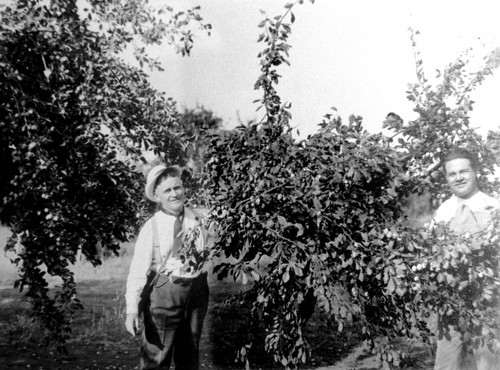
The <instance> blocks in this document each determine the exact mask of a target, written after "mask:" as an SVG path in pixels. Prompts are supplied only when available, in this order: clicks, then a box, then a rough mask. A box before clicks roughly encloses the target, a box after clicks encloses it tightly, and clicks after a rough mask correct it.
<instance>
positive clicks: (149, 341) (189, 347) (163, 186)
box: [125, 165, 208, 370]
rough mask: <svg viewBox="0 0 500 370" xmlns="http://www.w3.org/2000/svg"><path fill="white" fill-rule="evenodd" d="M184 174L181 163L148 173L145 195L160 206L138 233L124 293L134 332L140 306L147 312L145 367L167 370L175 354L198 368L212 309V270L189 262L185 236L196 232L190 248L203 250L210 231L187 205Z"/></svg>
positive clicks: (181, 364) (183, 364) (178, 364)
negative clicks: (206, 320) (209, 273)
mask: <svg viewBox="0 0 500 370" xmlns="http://www.w3.org/2000/svg"><path fill="white" fill-rule="evenodd" d="M181 174H182V170H181V169H180V168H179V167H177V166H170V167H166V166H163V165H159V166H156V167H153V168H152V169H151V171H150V172H149V173H148V176H147V181H146V187H145V193H146V197H147V198H148V199H149V200H151V201H153V202H155V203H157V204H158V205H159V206H160V210H159V211H157V212H156V213H155V214H154V215H153V217H151V218H150V219H149V220H147V221H146V223H145V224H144V226H143V227H142V229H141V230H140V232H139V235H138V237H137V241H136V244H135V248H134V256H133V258H132V261H131V264H130V271H129V275H128V278H127V289H126V293H125V299H126V305H127V308H126V313H127V316H126V319H125V326H126V328H127V331H128V332H129V333H131V334H132V335H136V334H137V333H138V327H139V315H140V313H141V312H140V310H139V307H140V306H141V311H142V313H143V315H144V330H143V332H142V347H141V363H140V368H141V369H158V368H161V369H168V368H169V367H170V364H171V362H172V357H173V359H174V363H175V368H176V369H177V370H182V369H198V368H199V341H200V335H201V330H202V327H203V320H204V318H205V315H206V312H207V307H208V284H207V274H206V272H201V271H200V270H199V269H196V268H195V267H193V266H192V265H190V264H188V263H187V262H186V261H187V260H186V258H185V255H183V253H185V250H184V249H183V239H184V241H185V240H186V236H187V235H191V243H189V246H190V247H191V248H193V249H195V251H196V252H201V251H203V250H204V248H205V245H206V230H205V229H204V227H202V225H201V217H200V216H199V215H198V214H197V213H195V212H194V211H193V210H191V209H189V208H188V207H185V206H184V203H185V189H184V187H183V184H182V180H181ZM184 248H185V247H184ZM149 286H152V289H150V290H148V289H147V288H148V287H149ZM145 287H146V288H145ZM143 291H144V292H145V293H147V294H146V297H144V295H143ZM141 294H142V295H143V298H142V299H143V300H142V301H141Z"/></svg>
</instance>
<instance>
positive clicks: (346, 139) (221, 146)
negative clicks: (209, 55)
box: [205, 1, 498, 368]
mask: <svg viewBox="0 0 500 370" xmlns="http://www.w3.org/2000/svg"><path fill="white" fill-rule="evenodd" d="M297 3H302V1H297V2H296V3H294V4H292V3H290V4H287V5H286V7H285V8H286V10H285V13H284V15H281V16H277V17H274V18H268V17H267V18H266V19H265V20H263V21H262V22H261V23H260V24H259V27H261V28H262V29H263V32H262V34H261V35H260V37H259V41H260V42H263V43H264V47H263V51H262V52H261V53H260V54H259V58H260V61H261V72H262V73H261V75H260V77H259V78H258V80H257V82H256V85H255V87H256V88H257V89H261V90H262V93H263V97H262V99H261V100H260V101H259V103H260V109H262V110H263V111H264V117H263V119H262V121H261V122H250V123H249V124H248V125H246V126H241V127H238V128H237V129H236V130H234V131H231V132H221V133H219V134H217V135H215V136H214V137H213V138H212V141H211V144H212V145H211V146H210V148H209V151H208V153H207V158H208V160H207V173H208V175H209V177H208V179H207V181H206V184H205V187H206V189H207V191H208V193H209V195H210V197H211V200H212V202H213V205H214V208H213V212H212V218H213V220H214V221H216V222H217V223H218V224H219V228H220V232H219V234H218V236H217V239H216V241H215V246H214V250H213V253H214V254H215V255H216V256H219V257H222V260H221V262H220V263H219V264H218V265H217V266H216V267H215V272H216V273H218V274H219V276H220V277H226V276H232V277H233V278H234V279H241V281H242V282H243V283H247V282H250V283H251V286H250V288H249V290H247V291H246V292H245V293H243V294H242V297H238V298H237V299H238V300H239V301H240V302H241V304H242V307H251V311H250V315H249V317H248V319H249V322H248V325H249V326H250V327H251V326H253V327H257V328H259V330H260V332H263V333H264V335H265V347H266V350H267V351H269V352H270V353H272V354H273V356H274V359H275V361H277V362H279V363H281V364H282V365H283V366H284V367H286V368H295V367H297V366H298V364H299V363H300V362H305V361H306V359H307V357H308V353H309V351H310V348H309V347H308V344H307V338H305V336H304V331H303V328H304V325H305V324H306V322H307V318H308V316H309V315H310V314H311V312H312V309H313V308H314V305H315V303H316V305H317V307H318V308H320V309H321V310H322V311H323V312H324V313H326V315H327V317H328V318H329V321H330V322H331V323H332V325H333V327H334V330H339V331H342V330H345V329H344V328H346V327H350V328H352V327H353V325H356V327H359V329H360V331H361V334H360V335H361V338H362V339H365V340H367V341H368V342H369V343H370V344H371V345H372V347H376V346H377V348H375V350H376V351H378V352H379V354H380V359H381V361H382V362H383V363H384V365H385V366H386V367H389V366H390V365H389V364H393V365H398V364H399V363H400V360H401V358H402V357H403V356H404V354H403V353H401V351H398V350H397V349H395V348H393V347H391V345H390V344H391V340H392V339H394V338H399V337H410V338H416V339H418V340H420V341H423V342H429V340H430V337H431V335H430V333H429V331H428V329H427V325H426V319H425V315H426V314H427V313H429V312H437V311H440V312H441V311H442V310H443V309H445V310H446V311H445V312H448V311H447V310H449V309H450V307H448V306H446V305H443V301H445V299H446V298H449V297H450V296H453V298H454V301H453V302H454V303H453V305H456V306H454V308H456V307H458V305H460V304H462V307H466V308H464V309H463V311H466V310H469V311H468V312H469V313H468V316H466V317H467V318H466V321H467V322H468V324H470V325H468V324H464V327H466V326H468V327H469V328H470V327H471V325H472V326H474V327H475V329H477V328H480V324H478V323H474V322H472V321H471V320H469V319H470V318H472V317H473V316H474V315H478V314H485V315H486V316H485V317H489V316H487V313H488V312H489V310H490V308H491V304H492V300H488V297H486V296H484V297H483V296H481V297H479V298H480V302H481V303H479V305H478V307H472V306H471V305H472V303H471V302H470V301H466V300H465V296H464V292H462V291H460V292H459V288H460V286H462V287H463V286H464V284H462V285H460V282H463V281H464V280H463V279H467V281H468V284H469V282H470V283H471V284H472V285H476V286H481V287H486V289H487V290H489V293H488V294H489V295H490V298H491V296H495V295H496V294H497V292H496V290H495V289H496V288H494V286H493V283H494V281H495V276H493V275H492V276H491V278H488V279H489V280H488V279H486V280H481V281H479V280H477V279H476V277H475V275H474V274H478V272H477V271H475V270H474V271H475V272H474V273H473V274H469V275H467V277H465V276H461V277H460V279H457V284H455V285H453V284H452V285H451V288H450V289H444V287H445V286H446V283H448V282H449V281H451V280H450V279H451V278H452V277H453V276H457V266H459V264H458V262H459V260H460V258H464V259H465V260H466V261H467V262H466V263H472V261H474V263H475V264H476V265H477V266H478V269H479V270H481V269H484V270H485V271H486V270H487V269H489V268H492V267H494V265H495V263H496V262H495V258H496V257H497V256H498V245H497V244H495V243H496V241H495V240H494V239H493V240H492V238H489V239H488V242H487V243H486V244H488V243H489V244H488V245H489V246H487V245H484V247H485V250H487V251H488V252H485V254H484V255H483V256H482V257H479V260H480V261H481V262H479V263H477V262H478V261H477V258H476V257H477V256H476V255H475V254H476V252H477V250H478V249H477V248H472V249H471V248H469V251H470V253H469V254H467V255H466V256H465V257H464V255H465V254H466V253H459V254H452V253H451V250H452V248H453V246H454V245H455V242H456V237H455V236H453V235H449V237H448V238H447V239H443V240H440V242H439V243H438V244H437V245H439V246H440V247H437V249H433V248H432V245H433V242H434V241H436V240H438V239H437V238H439V235H433V234H430V233H428V232H424V231H425V229H422V230H419V229H416V228H415V227H413V225H411V224H410V223H409V222H408V221H407V217H406V215H405V212H404V207H403V205H404V200H405V199H407V198H408V197H409V196H410V195H411V194H414V193H415V192H418V191H419V190H424V189H426V188H427V187H430V188H431V190H432V194H433V195H434V197H436V195H438V194H441V193H442V192H443V189H444V188H445V187H444V186H445V182H444V179H443V178H442V177H439V176H434V177H433V178H432V181H431V179H430V178H429V177H430V174H431V173H436V174H437V172H436V170H437V168H438V167H439V163H438V161H439V158H440V155H439V153H440V150H442V149H444V148H446V147H450V146H451V145H458V144H472V145H473V149H479V151H480V153H482V156H483V159H485V164H486V170H485V172H483V173H482V174H486V172H487V171H489V170H491V161H490V158H491V157H490V155H489V154H488V153H489V152H488V150H487V148H486V147H485V146H484V143H483V141H482V139H481V138H480V137H479V136H478V135H477V134H476V133H475V132H474V131H473V130H471V129H469V128H468V122H469V120H468V112H469V111H470V109H471V105H472V102H471V101H470V98H469V93H470V91H472V89H473V88H474V87H475V86H477V85H478V84H479V83H480V82H481V81H482V80H483V79H484V78H485V77H486V76H487V75H488V74H490V73H491V71H492V70H493V68H494V66H493V65H490V64H489V62H488V63H487V64H486V67H484V68H483V69H482V70H480V71H479V72H478V73H477V74H475V75H473V76H472V80H471V79H469V80H467V79H465V78H464V77H465V76H464V75H461V72H460V71H461V69H462V67H463V66H464V65H465V64H463V65H462V66H460V63H458V64H453V65H451V66H450V68H449V70H447V71H445V73H444V74H443V76H444V77H443V78H444V81H443V83H442V85H438V87H437V88H435V87H432V86H431V85H429V84H428V83H427V82H424V83H423V84H422V85H414V86H413V88H412V90H411V92H410V93H409V98H410V99H411V100H413V101H416V103H417V104H416V110H417V112H419V113H420V117H419V118H418V119H417V120H416V121H414V122H410V123H408V124H405V123H403V120H402V119H401V118H399V117H398V116H397V115H396V114H392V115H390V116H389V117H388V120H387V122H388V123H387V124H386V127H387V128H390V129H394V130H396V131H395V134H394V135H396V134H397V135H399V137H398V141H397V143H398V144H399V146H396V145H394V144H395V143H394V140H395V137H396V136H393V137H385V136H383V135H382V134H375V135H374V134H370V133H368V132H366V131H365V130H364V129H363V127H362V118H361V117H358V116H354V115H353V116H351V117H350V119H349V122H348V123H345V124H344V123H343V122H342V121H341V120H340V119H339V118H338V117H337V114H336V112H332V113H330V114H327V115H326V116H325V119H324V121H323V123H322V124H321V125H320V131H319V132H318V133H317V134H315V135H312V136H310V137H308V138H307V140H303V141H296V140H294V138H293V137H292V129H291V127H290V119H291V115H290V112H289V110H288V109H289V107H290V104H289V103H283V102H282V100H281V97H280V96H279V94H278V92H277V90H276V86H277V83H278V81H279V77H280V76H279V74H278V72H277V69H276V68H277V67H278V66H280V65H281V64H283V63H286V64H288V50H289V48H290V45H289V44H288V43H287V39H288V36H289V34H290V32H291V28H290V24H289V23H285V20H286V19H288V18H287V17H290V18H289V19H290V22H291V23H293V21H294V19H295V16H294V14H293V12H292V10H293V7H294V6H295V4H297ZM417 65H418V66H419V68H420V66H421V62H420V61H418V62H417ZM419 89H423V90H424V93H423V94H422V93H420V90H419ZM412 92H414V93H412ZM454 94H457V95H458V96H459V97H460V99H459V100H458V101H457V107H456V108H454V109H453V110H451V109H450V110H449V111H448V110H443V112H447V114H448V115H449V116H448V117H450V118H449V119H443V118H442V117H440V116H439V114H441V111H439V108H444V106H443V103H444V101H447V98H448V97H449V96H450V95H452V96H455V95H454ZM436 115H437V116H436ZM444 143H447V145H444ZM429 153H431V154H430V155H429ZM430 166H432V167H430ZM437 199H439V198H437ZM465 243H467V242H465ZM462 244H464V242H462ZM483 244H484V243H483ZM495 247H496V250H497V252H496V253H497V254H495V252H494V250H495ZM463 250H464V251H466V250H467V249H466V248H463ZM474 251H476V252H474ZM491 257H495V258H491ZM224 258H225V259H224ZM451 259H453V260H454V262H451ZM455 259H456V260H455ZM488 260H490V261H492V262H491V264H490V263H489V262H488ZM424 261H425V266H431V265H432V266H434V267H435V266H438V267H439V268H443V269H445V270H446V269H448V268H449V270H446V271H445V272H444V273H440V272H437V271H433V272H430V271H428V270H427V267H424ZM431 262H433V263H434V264H431ZM464 263H465V262H464ZM434 267H433V268H434ZM466 271H467V270H466ZM487 271H490V270H487ZM491 271H493V270H491ZM427 272H428V273H427ZM477 276H479V275H477ZM419 281H422V282H421V283H419ZM458 281H459V282H458ZM253 333H255V331H250V330H249V336H248V338H246V341H245V340H243V341H242V343H240V344H241V349H240V352H239V355H240V359H242V360H244V361H248V353H249V352H250V351H251V350H252V346H254V345H255V343H256V338H255V336H254V335H253ZM477 333H478V332H477V331H476V332H475V333H472V332H471V334H477ZM491 333H493V331H491Z"/></svg>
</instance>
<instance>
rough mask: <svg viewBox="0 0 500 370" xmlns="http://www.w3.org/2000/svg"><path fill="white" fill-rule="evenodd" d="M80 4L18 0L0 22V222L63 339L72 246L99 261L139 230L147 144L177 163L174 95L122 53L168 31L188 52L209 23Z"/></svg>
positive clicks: (36, 300) (115, 4)
mask: <svg viewBox="0 0 500 370" xmlns="http://www.w3.org/2000/svg"><path fill="white" fill-rule="evenodd" d="M78 4H80V5H81V4H82V3H77V2H76V1H55V0H54V1H50V2H42V1H36V0H31V1H29V0H24V1H17V2H14V4H13V5H12V6H11V7H5V8H3V9H2V12H1V22H0V24H1V25H0V79H1V80H2V84H1V86H0V99H1V101H2V104H1V106H0V156H1V157H0V163H1V166H2V176H1V180H0V192H1V197H2V206H1V208H0V220H1V222H2V223H3V224H5V225H7V226H8V227H9V228H10V229H11V230H12V231H13V236H12V238H11V240H10V241H9V242H8V245H7V248H8V249H13V248H14V244H16V243H18V244H21V245H22V247H23V248H22V250H20V251H19V253H18V254H17V256H16V258H15V259H14V262H15V263H16V264H17V265H18V267H19V274H20V277H19V280H17V281H16V287H19V288H20V290H21V291H22V290H24V289H25V290H26V298H27V299H28V301H29V302H30V303H31V306H32V309H33V310H32V312H33V315H34V316H35V317H36V318H38V319H40V321H41V322H42V323H43V327H44V328H45V329H46V330H47V338H48V339H49V340H53V341H56V342H57V343H60V344H63V343H64V342H65V340H66V339H67V338H68V335H69V331H70V322H71V319H72V316H73V315H74V314H75V312H76V311H77V310H78V309H79V308H81V303H80V301H79V299H78V295H77V290H76V286H75V281H74V279H73V274H72V273H71V271H70V265H71V264H72V263H74V262H75V259H76V256H77V254H78V253H79V252H80V251H81V253H82V254H83V255H84V256H85V257H86V258H87V259H88V260H89V261H91V262H92V263H93V264H94V265H98V264H100V262H101V261H100V260H99V256H98V255H97V254H96V253H95V248H96V245H97V244H100V245H101V246H102V247H106V248H108V249H109V250H111V251H113V252H115V253H116V252H117V250H118V248H119V246H118V243H119V242H120V241H124V240H127V239H128V238H129V236H130V235H131V233H132V232H133V231H134V230H135V227H136V223H137V219H138V215H139V214H140V212H141V210H142V208H143V207H144V204H143V202H141V199H142V198H143V197H142V194H141V189H140V187H139V184H140V183H141V182H142V179H141V178H140V177H139V174H138V172H136V171H134V165H135V163H138V162H139V161H141V154H142V152H143V150H150V149H152V150H155V151H157V152H158V153H160V154H161V155H162V156H164V159H165V161H167V162H169V161H172V162H174V161H175V162H176V163H179V162H182V161H184V160H185V158H184V152H183V150H182V146H181V144H180V141H179V137H180V135H181V130H180V128H179V125H178V124H177V115H178V114H177V111H176V108H175V104H174V102H173V101H172V100H170V99H166V98H165V96H164V95H163V94H160V93H158V92H157V91H155V90H154V89H153V88H151V86H150V84H149V83H148V80H147V76H146V74H145V73H144V72H143V71H142V70H140V69H137V68H133V67H131V66H129V65H128V64H126V63H125V62H123V60H122V57H121V56H120V54H119V53H121V52H122V51H124V50H125V48H126V46H127V45H129V44H131V42H132V41H134V43H135V41H137V45H141V40H142V44H144V45H147V44H150V43H160V42H161V41H162V40H163V39H165V40H166V41H167V42H168V43H171V44H172V45H175V47H177V48H178V50H179V52H181V53H183V54H186V55H187V54H188V53H189V50H190V49H191V47H192V36H191V35H192V33H191V27H190V25H192V24H193V22H196V23H198V24H200V25H201V27H202V28H205V29H206V28H207V26H206V25H204V24H203V23H202V22H201V18H200V16H199V15H198V14H197V12H196V9H194V10H190V11H188V12H179V13H175V12H173V10H172V9H170V8H168V9H166V10H160V11H159V13H157V14H154V13H153V11H152V10H151V9H148V7H147V5H146V4H147V1H142V0H136V1H125V2H124V1H108V2H100V1H90V2H89V3H87V4H86V9H84V8H83V7H79V6H78ZM162 12H166V14H164V15H163V16H162ZM138 38H141V40H138ZM142 51H144V50H142ZM137 56H138V58H139V63H140V64H141V65H145V66H146V65H149V66H151V67H152V68H155V66H157V64H156V62H155V61H154V60H153V59H150V58H149V57H148V56H147V54H146V53H138V54H137ZM47 274H48V275H49V276H58V277H60V278H61V284H60V285H59V286H58V287H57V289H55V290H49V288H48V285H47V281H46V276H47Z"/></svg>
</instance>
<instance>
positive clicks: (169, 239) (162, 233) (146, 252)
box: [125, 207, 206, 314]
mask: <svg viewBox="0 0 500 370" xmlns="http://www.w3.org/2000/svg"><path fill="white" fill-rule="evenodd" d="M153 217H154V218H155V220H156V225H157V229H158V241H159V244H160V248H159V249H160V255H161V261H164V260H165V258H166V257H167V256H169V255H170V250H171V249H172V246H173V242H174V235H173V234H174V233H173V230H174V222H175V220H176V217H175V216H172V215H169V214H166V213H164V212H162V211H158V212H156V213H155V214H154V215H153ZM153 217H152V218H150V219H149V220H147V221H146V223H145V224H144V225H143V227H142V228H141V230H140V231H139V235H138V236H137V240H136V242H135V247H134V256H133V257H132V261H131V262H130V270H129V274H128V277H127V285H126V287H127V288H126V293H125V301H126V305H127V311H126V312H127V314H129V313H137V312H138V305H139V300H140V295H141V293H142V289H143V288H144V285H145V284H146V279H147V275H148V273H149V271H150V270H152V269H153V270H155V269H157V268H158V267H159V266H158V264H156V265H155V264H154V263H153V254H154V253H155V252H154V248H153V226H152V219H153ZM200 222H201V220H200V217H199V216H198V215H197V214H195V213H194V212H193V211H192V210H190V209H189V208H187V207H184V219H183V223H182V230H183V233H184V235H187V234H188V233H189V232H191V231H192V230H193V229H194V228H195V227H198V226H201V223H200ZM205 246H206V231H205V230H204V228H203V227H200V234H199V237H198V238H197V239H196V249H197V250H198V251H202V250H203V249H204V248H205ZM161 261H159V263H160V264H161ZM182 267H184V265H183V263H182V262H181V260H180V259H179V258H175V257H172V256H170V257H169V258H168V260H167V262H166V264H165V269H164V270H165V272H169V273H170V272H171V273H172V275H173V276H178V277H187V278H194V277H196V276H198V275H199V274H200V271H185V270H181V269H182Z"/></svg>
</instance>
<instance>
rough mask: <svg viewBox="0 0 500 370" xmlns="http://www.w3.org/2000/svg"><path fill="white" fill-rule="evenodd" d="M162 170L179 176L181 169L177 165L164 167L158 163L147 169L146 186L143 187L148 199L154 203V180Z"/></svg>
mask: <svg viewBox="0 0 500 370" xmlns="http://www.w3.org/2000/svg"><path fill="white" fill-rule="evenodd" d="M164 172H169V173H171V174H172V175H173V176H176V177H181V175H182V169H181V168H180V167H179V166H169V167H166V166H164V165H163V164H160V165H158V166H154V167H153V168H151V170H149V172H148V176H147V177H146V187H145V188H144V193H145V194H146V197H147V198H148V199H149V200H151V201H153V202H155V203H156V202H157V200H156V198H155V185H156V180H158V177H160V175H161V174H163V173H164Z"/></svg>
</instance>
